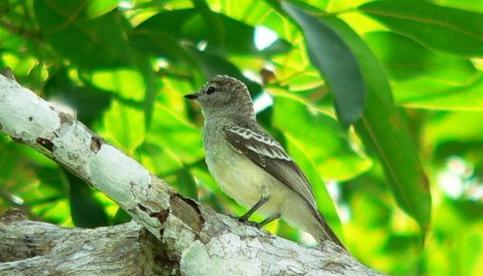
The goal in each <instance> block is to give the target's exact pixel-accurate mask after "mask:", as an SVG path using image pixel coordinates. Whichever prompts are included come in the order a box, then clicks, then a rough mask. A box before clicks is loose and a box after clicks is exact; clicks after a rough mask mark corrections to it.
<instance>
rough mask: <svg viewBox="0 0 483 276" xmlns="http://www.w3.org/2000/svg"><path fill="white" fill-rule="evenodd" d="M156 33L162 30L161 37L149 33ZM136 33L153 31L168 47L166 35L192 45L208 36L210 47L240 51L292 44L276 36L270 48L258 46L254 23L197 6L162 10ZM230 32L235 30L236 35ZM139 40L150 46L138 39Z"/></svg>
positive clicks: (274, 49)
mask: <svg viewBox="0 0 483 276" xmlns="http://www.w3.org/2000/svg"><path fill="white" fill-rule="evenodd" d="M206 17H209V18H210V19H209V21H210V23H212V22H215V23H216V25H215V26H213V25H211V24H209V23H207V22H206ZM217 29H219V31H217ZM157 33H161V34H162V37H156V36H151V35H150V34H157ZM134 34H136V36H138V38H142V37H143V35H145V34H147V35H150V39H151V40H152V41H155V42H156V46H157V47H159V49H163V48H165V47H167V46H166V45H165V42H163V40H165V38H166V37H169V38H171V39H174V40H170V41H169V42H168V43H169V45H172V44H173V43H175V42H176V41H180V40H188V41H190V42H191V43H192V44H193V45H197V44H198V43H200V42H207V39H209V42H210V43H208V45H207V49H208V50H210V49H211V48H213V49H214V50H215V49H223V50H224V52H225V53H229V54H241V55H262V56H265V55H273V54H278V53H284V52H287V51H288V50H289V49H290V47H291V45H290V43H288V42H287V41H286V40H283V39H276V40H275V41H274V42H273V43H272V44H271V45H269V46H268V47H267V48H265V49H262V50H259V49H257V47H256V46H255V42H254V38H255V28H254V27H253V26H250V25H248V24H245V23H243V22H240V21H238V20H235V19H233V18H231V17H228V16H226V15H224V14H220V13H215V12H212V11H206V10H203V12H202V13H201V14H200V13H199V12H198V10H197V9H183V10H174V11H163V12H160V13H158V14H157V15H155V16H153V17H151V18H149V19H148V20H146V21H144V22H143V23H141V24H140V25H139V26H137V27H136V28H135V29H134ZM230 34H236V36H232V35H230ZM137 44H138V45H140V46H141V45H146V46H147V47H150V46H149V45H147V44H146V43H145V42H140V41H139V40H138V42H137ZM171 48H173V47H171ZM215 52H216V51H215Z"/></svg>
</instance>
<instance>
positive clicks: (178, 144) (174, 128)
mask: <svg viewBox="0 0 483 276" xmlns="http://www.w3.org/2000/svg"><path fill="white" fill-rule="evenodd" d="M153 122H156V123H155V124H153V125H152V127H151V128H150V129H149V132H148V133H147V135H146V141H145V142H146V143H148V145H153V146H154V145H155V146H157V147H159V148H160V149H162V151H164V152H165V153H168V154H169V155H166V159H171V161H169V162H168V163H167V164H164V163H163V162H160V163H159V164H157V166H158V169H157V170H159V172H166V171H168V170H171V169H173V168H180V166H182V164H183V163H185V164H186V163H192V162H194V161H197V160H199V159H201V158H202V157H203V150H202V143H201V130H200V129H198V128H196V127H195V126H194V125H192V124H191V123H189V122H188V121H187V120H186V118H184V117H183V116H182V114H178V113H176V112H175V111H173V110H172V109H171V108H170V107H167V106H164V105H162V104H160V103H156V104H155V106H154V116H153ZM151 150H152V151H155V150H156V148H151ZM165 165H169V166H168V167H166V168H163V167H164V166H165Z"/></svg>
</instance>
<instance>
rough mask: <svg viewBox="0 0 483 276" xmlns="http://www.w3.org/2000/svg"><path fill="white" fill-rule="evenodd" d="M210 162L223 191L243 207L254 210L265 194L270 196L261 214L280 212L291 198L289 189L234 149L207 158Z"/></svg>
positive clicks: (212, 171) (211, 170)
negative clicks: (254, 206) (288, 198)
mask: <svg viewBox="0 0 483 276" xmlns="http://www.w3.org/2000/svg"><path fill="white" fill-rule="evenodd" d="M230 150H231V149H230ZM206 163H207V165H208V169H209V170H210V172H211V174H212V175H213V177H214V178H215V180H216V181H217V182H218V184H219V185H220V186H221V188H222V190H223V191H224V192H225V193H226V194H227V195H228V196H230V197H231V198H233V199H234V200H235V201H237V202H238V203H239V204H241V205H243V206H245V207H247V208H251V207H252V206H253V205H255V203H256V202H257V201H258V200H259V199H260V198H261V197H262V195H264V196H269V200H268V202H267V203H265V204H264V205H263V206H262V207H261V208H260V209H259V212H261V213H263V214H265V215H272V214H275V213H280V210H281V209H282V206H283V205H284V202H285V201H286V200H287V196H288V195H289V190H288V188H286V187H285V186H284V185H283V184H281V183H280V182H279V181H278V180H276V179H275V178H274V177H272V176H271V175H270V174H268V173H267V172H266V171H265V170H263V169H262V168H260V167H259V166H257V165H256V164H255V163H253V162H252V161H251V160H249V159H247V158H245V157H244V156H242V155H241V154H239V153H238V152H235V151H234V150H231V151H227V152H224V153H219V154H216V153H215V154H212V155H209V156H207V157H206Z"/></svg>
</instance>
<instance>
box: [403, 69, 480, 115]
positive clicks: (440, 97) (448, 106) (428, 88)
mask: <svg viewBox="0 0 483 276" xmlns="http://www.w3.org/2000/svg"><path fill="white" fill-rule="evenodd" d="M394 89H395V91H397V94H396V96H397V100H398V102H399V103H400V104H402V105H404V106H408V107H414V108H426V109H437V110H454V111H483V74H482V73H480V74H476V75H475V77H474V78H471V79H470V80H468V81H467V83H465V84H463V85H462V86H454V85H453V86H450V87H448V85H447V84H438V83H434V82H433V83H429V82H428V81H425V80H414V81H410V82H405V83H395V85H394Z"/></svg>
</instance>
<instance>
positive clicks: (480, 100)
mask: <svg viewBox="0 0 483 276" xmlns="http://www.w3.org/2000/svg"><path fill="white" fill-rule="evenodd" d="M365 41H366V42H367V43H368V44H369V46H370V47H371V49H372V50H373V51H374V54H375V55H376V56H377V57H378V59H379V60H380V61H381V63H382V65H383V66H384V69H385V70H386V72H388V73H389V76H391V78H392V80H391V86H392V88H393V92H394V96H395V99H396V102H397V103H399V104H403V105H405V106H410V107H418V108H429V109H449V110H482V109H483V88H482V85H483V84H482V81H481V78H482V77H481V76H480V75H481V73H480V72H478V70H476V69H475V67H474V65H473V63H472V62H471V61H469V60H468V59H466V58H462V57H457V56H452V55H447V54H444V53H440V52H433V51H430V50H428V49H426V48H424V47H423V46H422V45H420V44H419V43H417V42H415V41H414V40H411V39H409V38H407V37H405V36H402V35H399V34H396V33H392V32H372V33H368V34H366V35H365Z"/></svg>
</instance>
